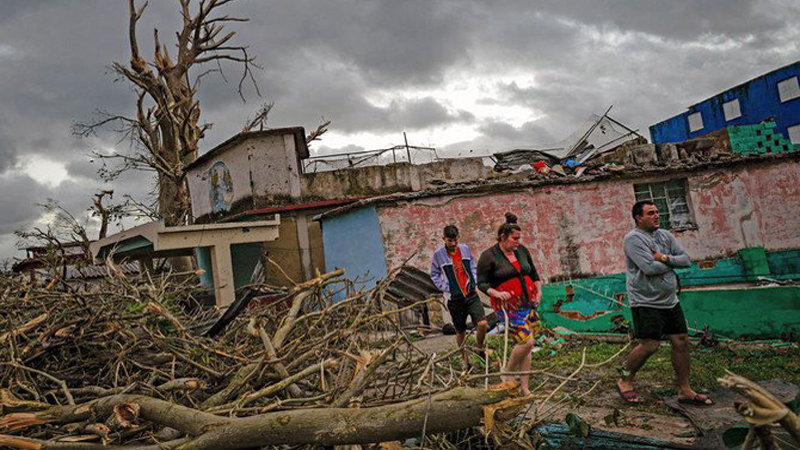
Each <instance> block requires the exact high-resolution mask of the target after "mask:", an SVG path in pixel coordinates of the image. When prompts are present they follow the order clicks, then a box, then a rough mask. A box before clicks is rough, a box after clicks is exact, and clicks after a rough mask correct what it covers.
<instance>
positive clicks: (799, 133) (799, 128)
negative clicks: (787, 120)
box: [786, 123, 800, 145]
mask: <svg viewBox="0 0 800 450" xmlns="http://www.w3.org/2000/svg"><path fill="white" fill-rule="evenodd" d="M793 128H794V129H795V130H797V131H796V132H794V133H792V129H793ZM786 134H787V135H788V136H786V137H787V138H789V142H791V143H792V144H793V145H800V123H798V124H795V125H792V126H788V127H786ZM792 134H795V136H797V142H795V141H794V140H793V139H792Z"/></svg>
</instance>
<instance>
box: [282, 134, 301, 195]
mask: <svg viewBox="0 0 800 450" xmlns="http://www.w3.org/2000/svg"><path fill="white" fill-rule="evenodd" d="M283 149H284V152H285V156H284V157H285V158H286V164H287V166H288V170H289V194H290V195H291V196H292V197H295V198H297V197H300V194H301V192H300V166H299V163H298V159H299V158H298V157H297V148H295V145H294V135H293V134H287V135H284V136H283Z"/></svg>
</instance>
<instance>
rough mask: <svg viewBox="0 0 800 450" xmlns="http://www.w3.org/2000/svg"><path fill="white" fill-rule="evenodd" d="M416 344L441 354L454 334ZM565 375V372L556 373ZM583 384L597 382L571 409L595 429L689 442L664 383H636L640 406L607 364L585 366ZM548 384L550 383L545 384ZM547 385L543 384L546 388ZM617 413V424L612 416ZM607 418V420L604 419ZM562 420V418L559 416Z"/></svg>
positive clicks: (689, 429)
mask: <svg viewBox="0 0 800 450" xmlns="http://www.w3.org/2000/svg"><path fill="white" fill-rule="evenodd" d="M415 345H416V346H417V347H418V348H420V349H421V350H422V351H424V352H425V353H428V354H432V353H437V354H443V353H445V352H447V351H449V350H452V349H453V348H454V347H455V345H456V343H455V336H445V335H431V336H428V337H426V338H425V339H422V340H420V341H417V342H415ZM557 375H562V376H566V375H569V374H568V373H557ZM579 378H580V381H581V383H585V384H586V385H591V384H594V383H595V382H597V381H599V383H598V384H597V386H596V387H595V388H594V389H593V390H592V391H591V393H590V394H589V395H587V396H586V397H584V399H583V400H584V401H583V403H582V404H580V405H578V406H576V407H575V409H572V410H570V411H566V410H565V411H564V412H563V414H562V416H563V415H566V413H567V412H572V413H574V414H577V415H578V416H580V417H581V418H583V419H584V420H585V421H586V422H588V423H589V424H590V425H591V426H592V427H593V428H594V429H600V430H606V431H611V432H617V433H625V434H630V435H635V436H642V437H647V438H651V439H658V440H664V441H669V442H673V443H679V444H692V443H693V442H694V439H695V437H694V436H695V433H696V430H695V428H694V427H693V426H692V424H691V422H690V421H689V420H688V419H687V418H685V417H684V416H682V415H679V414H676V413H673V412H672V410H670V409H669V408H668V407H667V406H666V405H665V403H664V400H663V399H662V398H661V397H660V396H659V395H658V392H660V391H662V392H663V391H664V387H663V386H652V385H648V384H649V383H648V382H647V381H641V382H640V383H638V387H637V391H639V392H640V394H641V395H642V396H643V397H645V398H646V402H645V403H644V404H641V405H628V404H625V403H624V402H623V401H622V399H621V398H620V397H619V395H618V394H617V391H616V388H615V385H614V382H615V379H616V374H615V371H614V369H612V368H611V367H609V366H604V367H600V368H592V369H587V370H585V371H583V372H582V373H581V376H580V377H579ZM531 382H532V385H535V384H536V376H535V375H534V376H532V379H531ZM548 387H549V386H548ZM546 388H547V387H545V389H546ZM615 410H617V411H618V413H616V423H614V420H613V417H614V416H615V413H614V411H615ZM606 418H608V419H606ZM562 419H563V417H562Z"/></svg>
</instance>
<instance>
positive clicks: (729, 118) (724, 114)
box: [722, 98, 742, 122]
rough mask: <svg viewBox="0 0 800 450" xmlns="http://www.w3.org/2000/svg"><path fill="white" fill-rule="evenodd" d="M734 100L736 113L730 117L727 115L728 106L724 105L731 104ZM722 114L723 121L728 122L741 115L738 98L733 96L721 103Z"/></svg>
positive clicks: (740, 105)
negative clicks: (731, 98)
mask: <svg viewBox="0 0 800 450" xmlns="http://www.w3.org/2000/svg"><path fill="white" fill-rule="evenodd" d="M734 102H736V115H734V116H732V117H728V108H726V107H727V106H728V105H731V104H733V103H734ZM722 115H723V116H725V122H730V121H731V120H736V119H738V118H740V117H742V104H741V103H740V102H739V99H738V98H735V99H733V100H730V101H727V102H725V103H723V104H722Z"/></svg>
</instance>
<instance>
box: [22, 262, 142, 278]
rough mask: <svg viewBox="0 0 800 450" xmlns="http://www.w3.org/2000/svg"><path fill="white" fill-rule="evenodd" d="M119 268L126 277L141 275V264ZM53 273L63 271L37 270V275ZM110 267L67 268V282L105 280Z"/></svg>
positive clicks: (100, 265) (119, 265)
mask: <svg viewBox="0 0 800 450" xmlns="http://www.w3.org/2000/svg"><path fill="white" fill-rule="evenodd" d="M117 267H118V268H119V269H120V270H121V271H122V273H124V274H125V275H139V263H138V262H130V263H125V264H117ZM53 271H58V273H59V274H61V269H60V268H59V269H49V270H48V269H37V270H36V273H38V274H41V275H43V276H46V277H49V276H52V274H53ZM108 273H109V272H108V267H106V266H105V265H102V264H92V265H81V266H77V265H72V266H67V280H91V279H95V278H103V277H105V276H107V275H108Z"/></svg>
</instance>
